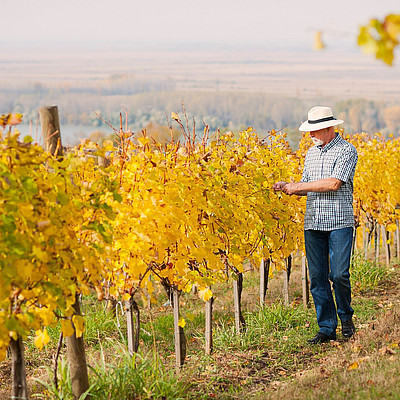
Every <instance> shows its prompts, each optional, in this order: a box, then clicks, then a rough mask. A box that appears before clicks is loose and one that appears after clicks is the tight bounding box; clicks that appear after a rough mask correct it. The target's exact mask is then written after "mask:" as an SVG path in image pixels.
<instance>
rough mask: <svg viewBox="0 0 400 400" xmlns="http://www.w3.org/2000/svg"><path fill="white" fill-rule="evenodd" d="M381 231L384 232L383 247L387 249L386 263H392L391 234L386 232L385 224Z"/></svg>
mask: <svg viewBox="0 0 400 400" xmlns="http://www.w3.org/2000/svg"><path fill="white" fill-rule="evenodd" d="M381 232H382V244H383V248H384V250H385V259H386V265H387V266H389V265H390V242H389V243H388V239H389V237H388V236H389V235H388V233H387V232H386V228H385V226H384V225H382V226H381Z"/></svg>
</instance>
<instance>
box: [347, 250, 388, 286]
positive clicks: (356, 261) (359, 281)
mask: <svg viewBox="0 0 400 400" xmlns="http://www.w3.org/2000/svg"><path fill="white" fill-rule="evenodd" d="M350 273H351V278H350V279H351V284H352V289H353V292H354V293H362V294H364V293H367V292H370V291H373V290H375V289H377V288H378V286H379V284H380V283H381V282H382V281H384V280H385V279H388V278H389V277H390V275H391V274H390V271H389V269H388V268H387V267H386V266H383V265H381V264H378V263H377V262H374V261H371V260H368V259H366V258H365V257H364V256H363V255H362V254H355V255H353V257H352V261H351V266H350Z"/></svg>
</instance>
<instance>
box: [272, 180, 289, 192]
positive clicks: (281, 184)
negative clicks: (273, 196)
mask: <svg viewBox="0 0 400 400" xmlns="http://www.w3.org/2000/svg"><path fill="white" fill-rule="evenodd" d="M287 184H288V183H287V182H283V181H280V182H276V183H274V184H273V185H272V189H273V190H275V192H279V191H281V190H283V188H284V187H285V186H286V185H287Z"/></svg>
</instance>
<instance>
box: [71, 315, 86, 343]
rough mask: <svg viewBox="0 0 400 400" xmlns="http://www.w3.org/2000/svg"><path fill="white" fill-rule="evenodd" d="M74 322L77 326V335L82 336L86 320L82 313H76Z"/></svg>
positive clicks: (73, 318)
mask: <svg viewBox="0 0 400 400" xmlns="http://www.w3.org/2000/svg"><path fill="white" fill-rule="evenodd" d="M72 323H73V324H74V326H75V332H76V337H77V338H80V337H81V336H82V335H83V332H84V330H85V320H84V318H83V317H81V316H80V315H74V316H73V317H72Z"/></svg>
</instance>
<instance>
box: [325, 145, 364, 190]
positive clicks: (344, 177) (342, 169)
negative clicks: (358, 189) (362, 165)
mask: <svg viewBox="0 0 400 400" xmlns="http://www.w3.org/2000/svg"><path fill="white" fill-rule="evenodd" d="M357 160H358V156H357V150H356V149H355V147H350V148H349V149H347V150H346V151H344V152H343V153H342V154H341V155H340V156H339V157H338V159H337V161H336V164H335V167H334V169H333V172H332V176H331V177H332V178H336V179H339V180H341V181H342V182H347V181H348V180H349V178H350V177H351V176H352V175H353V174H354V171H355V169H356V165H357Z"/></svg>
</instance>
